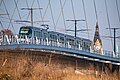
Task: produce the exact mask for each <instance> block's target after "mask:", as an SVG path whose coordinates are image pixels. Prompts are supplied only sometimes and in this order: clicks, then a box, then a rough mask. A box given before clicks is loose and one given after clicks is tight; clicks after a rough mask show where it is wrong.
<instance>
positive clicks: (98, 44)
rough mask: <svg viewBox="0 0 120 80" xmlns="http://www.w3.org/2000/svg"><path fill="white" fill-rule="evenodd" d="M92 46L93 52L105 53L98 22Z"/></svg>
mask: <svg viewBox="0 0 120 80" xmlns="http://www.w3.org/2000/svg"><path fill="white" fill-rule="evenodd" d="M92 46H93V52H95V53H100V54H102V53H103V46H102V41H101V39H100V35H99V26H98V21H97V22H96V30H95V34H94V39H93V42H92Z"/></svg>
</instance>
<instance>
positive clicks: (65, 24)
mask: <svg viewBox="0 0 120 80" xmlns="http://www.w3.org/2000/svg"><path fill="white" fill-rule="evenodd" d="M65 1H66V0H65ZM60 6H61V13H62V17H63V22H64V26H65V33H66V23H65V17H64V12H63V6H62V2H61V0H60Z"/></svg>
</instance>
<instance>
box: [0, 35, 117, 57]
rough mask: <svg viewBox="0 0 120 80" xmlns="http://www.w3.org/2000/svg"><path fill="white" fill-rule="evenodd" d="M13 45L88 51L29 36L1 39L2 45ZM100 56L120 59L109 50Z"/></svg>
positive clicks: (5, 36) (4, 37) (0, 43)
mask: <svg viewBox="0 0 120 80" xmlns="http://www.w3.org/2000/svg"><path fill="white" fill-rule="evenodd" d="M11 44H36V45H48V46H56V47H61V48H62V47H65V48H69V49H75V50H83V51H86V50H84V49H82V48H81V47H80V46H79V47H78V48H74V46H71V45H69V44H68V46H67V47H66V46H65V45H64V44H62V43H60V42H58V41H57V42H51V41H49V40H48V39H47V38H46V39H45V40H44V39H38V38H37V37H35V38H27V36H25V38H19V37H18V36H17V35H15V36H12V37H8V36H7V35H4V36H2V37H0V45H11ZM86 52H90V53H93V52H92V50H90V51H86ZM95 54H100V53H95ZM100 55H104V56H108V57H113V58H119V56H118V53H117V55H115V54H114V52H113V51H108V50H103V53H102V54H100Z"/></svg>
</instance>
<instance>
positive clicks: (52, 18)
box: [49, 0, 56, 31]
mask: <svg viewBox="0 0 120 80" xmlns="http://www.w3.org/2000/svg"><path fill="white" fill-rule="evenodd" d="M49 7H50V12H51V16H52V21H53V25H54V30H55V31H56V25H55V21H54V17H53V12H52V7H51V3H50V0H49Z"/></svg>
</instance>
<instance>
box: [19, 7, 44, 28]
mask: <svg viewBox="0 0 120 80" xmlns="http://www.w3.org/2000/svg"><path fill="white" fill-rule="evenodd" d="M36 9H42V8H22V9H21V10H30V13H31V26H33V10H36Z"/></svg>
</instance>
